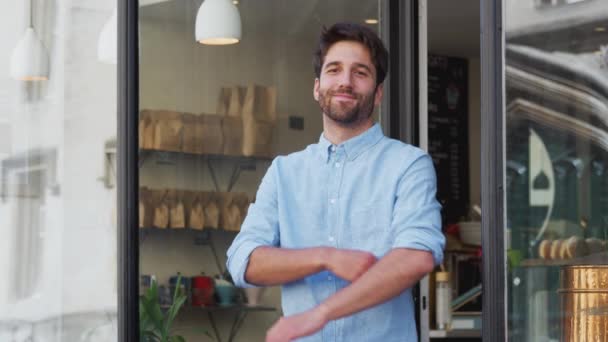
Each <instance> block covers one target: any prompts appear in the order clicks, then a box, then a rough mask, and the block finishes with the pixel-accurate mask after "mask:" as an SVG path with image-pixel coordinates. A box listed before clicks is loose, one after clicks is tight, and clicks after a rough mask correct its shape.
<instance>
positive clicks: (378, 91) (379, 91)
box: [374, 83, 384, 106]
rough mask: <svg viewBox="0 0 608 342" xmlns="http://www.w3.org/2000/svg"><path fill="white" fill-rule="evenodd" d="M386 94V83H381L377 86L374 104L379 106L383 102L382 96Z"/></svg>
mask: <svg viewBox="0 0 608 342" xmlns="http://www.w3.org/2000/svg"><path fill="white" fill-rule="evenodd" d="M383 95H384V83H380V84H379V85H378V87H377V88H376V95H375V96H374V105H375V106H379V105H380V102H382V96H383Z"/></svg>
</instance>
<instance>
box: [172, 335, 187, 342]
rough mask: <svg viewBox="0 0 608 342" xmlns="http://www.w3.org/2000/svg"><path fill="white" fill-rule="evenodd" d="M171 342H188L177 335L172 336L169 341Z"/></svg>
mask: <svg viewBox="0 0 608 342" xmlns="http://www.w3.org/2000/svg"><path fill="white" fill-rule="evenodd" d="M169 341H171V342H186V339H185V338H183V337H181V336H179V335H175V336H171V338H170V339H169Z"/></svg>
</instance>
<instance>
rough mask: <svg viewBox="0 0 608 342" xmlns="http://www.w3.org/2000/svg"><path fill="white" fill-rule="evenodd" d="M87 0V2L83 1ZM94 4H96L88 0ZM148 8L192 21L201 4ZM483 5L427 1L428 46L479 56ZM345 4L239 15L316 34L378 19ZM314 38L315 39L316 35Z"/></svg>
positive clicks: (258, 6) (271, 4) (362, 6)
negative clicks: (321, 27)
mask: <svg viewBox="0 0 608 342" xmlns="http://www.w3.org/2000/svg"><path fill="white" fill-rule="evenodd" d="M81 1H86V0H81ZM89 1H96V0H89ZM140 1H147V2H148V3H149V4H148V5H147V6H145V7H143V8H141V9H140V18H141V20H149V21H162V22H165V23H166V22H184V21H186V22H193V21H194V17H195V16H196V11H197V9H198V7H199V6H200V4H201V3H202V0H140ZM479 1H480V0H458V1H454V0H428V10H427V16H428V47H429V51H430V52H432V53H438V54H444V55H449V56H458V57H471V58H479V10H480V9H479ZM350 4H352V2H350V1H347V0H308V1H293V2H291V3H290V4H288V2H287V1H285V0H240V4H239V9H240V11H241V17H243V18H244V19H243V20H245V18H247V19H246V20H248V22H249V24H250V25H255V27H256V29H262V27H264V26H268V27H269V29H274V28H276V27H285V29H286V32H298V33H304V32H306V31H311V32H314V34H316V32H318V26H315V25H311V18H313V20H312V22H318V23H325V24H326V23H331V22H335V21H339V20H345V19H347V20H354V21H360V22H363V20H364V19H367V18H375V17H378V1H377V0H365V1H359V2H357V6H352V5H350ZM314 34H312V35H314Z"/></svg>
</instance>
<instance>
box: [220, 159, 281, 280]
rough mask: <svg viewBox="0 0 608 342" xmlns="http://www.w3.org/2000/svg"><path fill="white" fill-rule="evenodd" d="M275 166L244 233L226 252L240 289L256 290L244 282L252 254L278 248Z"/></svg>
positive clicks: (259, 191)
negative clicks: (270, 247)
mask: <svg viewBox="0 0 608 342" xmlns="http://www.w3.org/2000/svg"><path fill="white" fill-rule="evenodd" d="M276 162H277V161H276V159H275V161H273V163H272V164H271V165H270V167H269V168H268V171H267V172H266V175H265V176H264V178H263V179H262V182H261V184H260V187H259V189H258V192H257V195H256V200H255V203H252V204H251V205H250V206H249V210H248V212H247V217H246V218H245V220H244V221H243V224H242V226H241V231H240V232H239V234H238V235H237V236H236V238H235V239H234V241H233V242H232V245H231V246H230V248H229V249H228V251H227V256H228V259H227V261H226V266H227V268H228V271H229V272H230V275H231V276H232V279H233V280H234V282H235V285H236V286H238V287H254V286H255V285H253V284H249V283H247V281H246V280H245V272H246V271H247V266H248V264H249V257H250V256H251V253H252V252H253V250H254V249H256V248H258V247H260V246H275V247H276V246H278V245H279V224H278V207H277V188H276V184H277V183H276V175H275V173H276V166H275V163H276Z"/></svg>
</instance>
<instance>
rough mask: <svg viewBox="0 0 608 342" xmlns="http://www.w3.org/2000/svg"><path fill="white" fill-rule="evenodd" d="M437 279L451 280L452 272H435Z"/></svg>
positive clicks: (442, 280)
mask: <svg viewBox="0 0 608 342" xmlns="http://www.w3.org/2000/svg"><path fill="white" fill-rule="evenodd" d="M435 280H436V281H441V282H448V281H450V272H437V273H435Z"/></svg>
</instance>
